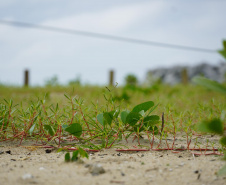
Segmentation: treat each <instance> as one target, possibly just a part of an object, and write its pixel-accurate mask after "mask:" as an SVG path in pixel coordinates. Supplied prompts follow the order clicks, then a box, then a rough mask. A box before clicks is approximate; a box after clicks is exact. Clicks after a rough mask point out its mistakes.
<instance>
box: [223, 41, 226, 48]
mask: <svg viewBox="0 0 226 185" xmlns="http://www.w3.org/2000/svg"><path fill="white" fill-rule="evenodd" d="M223 47H224V51H226V40H223Z"/></svg>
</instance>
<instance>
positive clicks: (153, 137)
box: [151, 129, 155, 149]
mask: <svg viewBox="0 0 226 185" xmlns="http://www.w3.org/2000/svg"><path fill="white" fill-rule="evenodd" d="M152 135H153V136H152V142H151V149H152V148H153V145H154V140H155V130H154V129H153V134H152Z"/></svg>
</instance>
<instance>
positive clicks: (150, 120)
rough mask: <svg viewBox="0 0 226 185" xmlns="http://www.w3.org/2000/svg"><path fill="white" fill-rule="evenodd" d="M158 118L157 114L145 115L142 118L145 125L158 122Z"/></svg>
mask: <svg viewBox="0 0 226 185" xmlns="http://www.w3.org/2000/svg"><path fill="white" fill-rule="evenodd" d="M159 120H160V118H159V116H157V115H151V116H146V117H145V118H144V120H143V123H144V125H145V126H151V125H154V124H157V123H159Z"/></svg>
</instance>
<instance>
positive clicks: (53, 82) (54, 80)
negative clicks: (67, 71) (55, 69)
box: [45, 76, 59, 86]
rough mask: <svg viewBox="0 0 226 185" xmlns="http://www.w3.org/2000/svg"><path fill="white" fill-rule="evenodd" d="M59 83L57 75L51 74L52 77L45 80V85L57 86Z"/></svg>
mask: <svg viewBox="0 0 226 185" xmlns="http://www.w3.org/2000/svg"><path fill="white" fill-rule="evenodd" d="M57 85H59V81H58V78H57V76H53V77H52V78H50V79H48V80H46V82H45V86H57Z"/></svg>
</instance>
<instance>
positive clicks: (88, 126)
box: [79, 106, 92, 137]
mask: <svg viewBox="0 0 226 185" xmlns="http://www.w3.org/2000/svg"><path fill="white" fill-rule="evenodd" d="M79 109H80V112H81V114H82V118H83V120H84V121H85V124H86V126H87V128H88V131H89V135H90V136H91V137H92V133H91V131H90V129H89V124H88V123H87V121H86V118H85V117H84V114H83V112H82V109H81V106H79Z"/></svg>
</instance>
